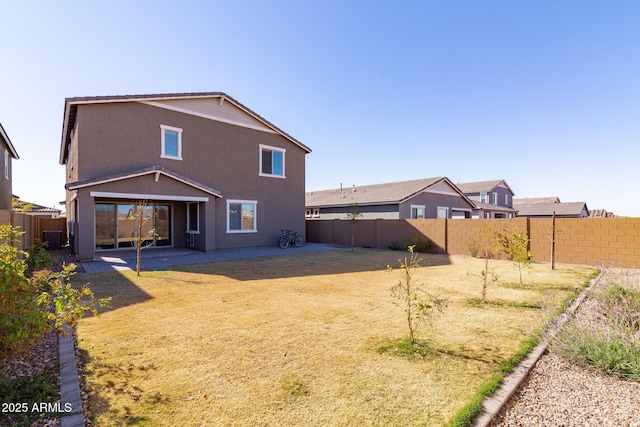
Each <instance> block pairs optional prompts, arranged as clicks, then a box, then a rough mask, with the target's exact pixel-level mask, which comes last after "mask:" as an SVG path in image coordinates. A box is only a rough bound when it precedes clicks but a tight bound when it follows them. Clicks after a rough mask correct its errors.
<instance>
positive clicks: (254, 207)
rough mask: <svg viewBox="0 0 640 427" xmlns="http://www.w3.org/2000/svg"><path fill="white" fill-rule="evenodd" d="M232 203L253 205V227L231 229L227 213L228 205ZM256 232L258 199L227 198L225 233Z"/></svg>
mask: <svg viewBox="0 0 640 427" xmlns="http://www.w3.org/2000/svg"><path fill="white" fill-rule="evenodd" d="M232 204H240V205H243V204H251V205H253V229H251V230H232V229H231V228H230V225H231V221H230V219H231V218H230V213H229V208H230V206H229V205H232ZM257 232H258V201H257V200H236V199H227V233H229V234H235V233H257Z"/></svg>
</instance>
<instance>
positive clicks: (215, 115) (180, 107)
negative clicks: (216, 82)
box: [138, 98, 277, 133]
mask: <svg viewBox="0 0 640 427" xmlns="http://www.w3.org/2000/svg"><path fill="white" fill-rule="evenodd" d="M138 102H140V103H142V104H147V105H152V106H154V107H159V108H166V109H168V110H173V111H177V112H180V113H185V114H191V115H194V116H198V117H202V118H205V119H210V120H216V121H219V122H223V123H229V124H232V125H236V126H242V127H246V128H250V129H255V130H260V131H263V132H269V133H277V132H276V131H274V130H273V129H271V128H270V127H268V126H267V125H265V124H264V123H263V122H261V121H260V120H258V119H256V118H254V117H253V116H251V115H250V114H248V113H246V112H244V111H243V110H242V109H240V108H238V107H236V106H235V105H234V104H233V103H231V102H229V101H228V100H224V101H223V102H220V98H195V99H166V100H155V101H138Z"/></svg>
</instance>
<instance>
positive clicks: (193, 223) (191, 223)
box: [187, 202, 200, 234]
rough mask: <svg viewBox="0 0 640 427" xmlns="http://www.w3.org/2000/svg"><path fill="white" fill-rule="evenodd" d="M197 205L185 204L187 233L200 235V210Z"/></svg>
mask: <svg viewBox="0 0 640 427" xmlns="http://www.w3.org/2000/svg"><path fill="white" fill-rule="evenodd" d="M198 208H199V204H198V203H197V202H196V203H187V233H191V234H198V233H200V210H199V209H198Z"/></svg>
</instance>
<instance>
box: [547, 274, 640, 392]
mask: <svg viewBox="0 0 640 427" xmlns="http://www.w3.org/2000/svg"><path fill="white" fill-rule="evenodd" d="M619 282H620V280H619V276H618V275H617V273H614V272H612V271H605V273H604V277H603V279H602V285H601V286H600V287H599V288H595V289H594V290H593V291H592V292H591V293H590V294H589V296H588V298H587V299H586V300H585V302H584V303H583V304H582V305H581V306H580V309H579V310H578V311H577V312H576V314H575V316H574V317H571V318H569V319H568V321H567V323H566V324H565V325H564V326H561V327H560V329H559V331H558V333H557V335H556V336H555V338H554V340H553V341H552V346H551V348H552V349H553V350H555V351H557V352H558V353H560V354H561V355H562V356H564V357H565V358H566V359H568V360H570V361H573V362H575V363H578V364H580V365H589V366H593V367H595V368H597V369H599V370H601V371H602V372H604V373H606V374H607V375H612V376H620V377H623V378H627V379H630V380H633V381H640V331H639V329H640V328H639V321H638V315H639V312H640V291H638V290H637V289H636V288H634V287H627V286H621V285H620V284H619ZM565 317H566V316H565Z"/></svg>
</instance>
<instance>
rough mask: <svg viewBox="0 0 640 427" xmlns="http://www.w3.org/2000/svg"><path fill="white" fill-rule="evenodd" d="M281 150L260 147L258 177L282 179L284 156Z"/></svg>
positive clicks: (264, 146)
mask: <svg viewBox="0 0 640 427" xmlns="http://www.w3.org/2000/svg"><path fill="white" fill-rule="evenodd" d="M285 153H286V150H284V149H282V148H276V147H270V146H268V145H262V144H261V145H260V175H261V176H275V177H278V178H284V177H285V174H284V155H285Z"/></svg>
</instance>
